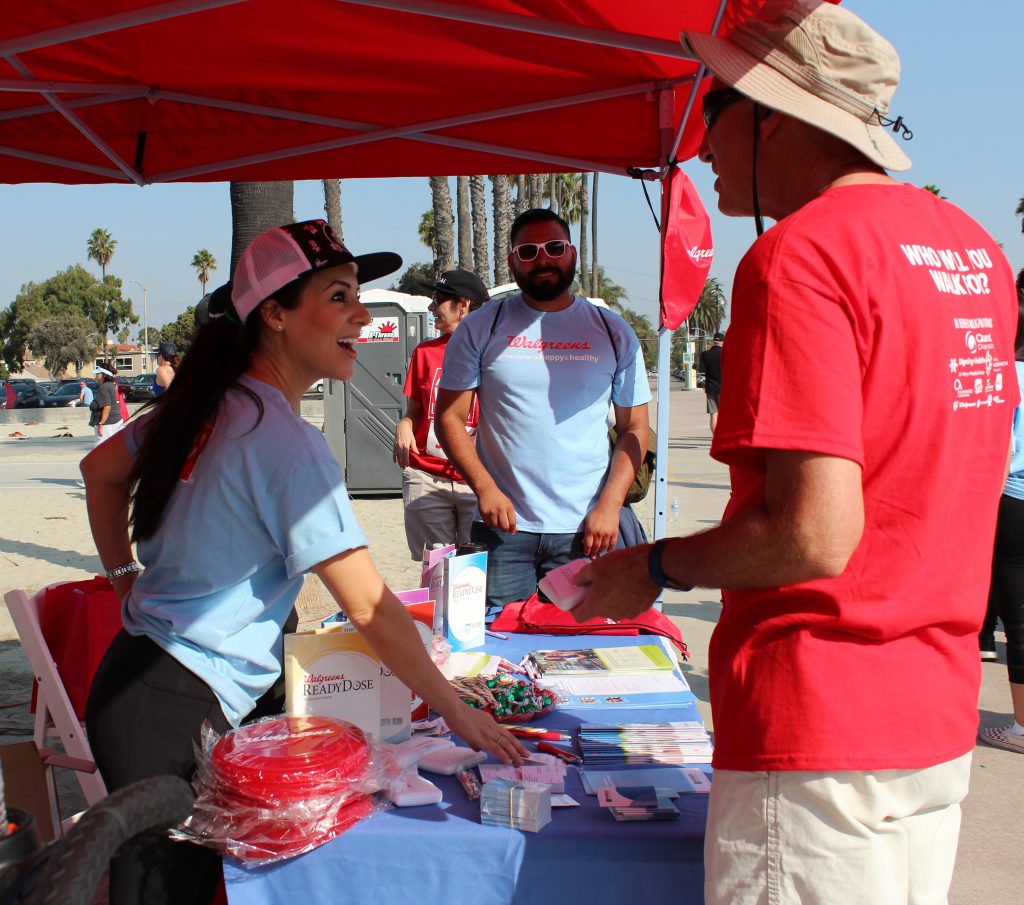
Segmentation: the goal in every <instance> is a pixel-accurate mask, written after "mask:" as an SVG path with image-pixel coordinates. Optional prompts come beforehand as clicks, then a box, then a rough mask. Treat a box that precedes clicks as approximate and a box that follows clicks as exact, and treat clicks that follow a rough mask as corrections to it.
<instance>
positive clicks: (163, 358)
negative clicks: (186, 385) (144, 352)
mask: <svg viewBox="0 0 1024 905" xmlns="http://www.w3.org/2000/svg"><path fill="white" fill-rule="evenodd" d="M180 364H181V357H180V356H179V355H178V349H177V347H176V346H175V345H174V343H160V345H159V346H157V351H156V374H155V375H154V376H153V396H154V397H156V396H159V395H160V394H161V393H163V392H164V391H165V390H166V389H167V388H168V387H169V386H170V385H171V381H172V380H174V375H175V374H176V373H177V372H178V365H180Z"/></svg>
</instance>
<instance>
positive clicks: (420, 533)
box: [402, 467, 476, 561]
mask: <svg viewBox="0 0 1024 905" xmlns="http://www.w3.org/2000/svg"><path fill="white" fill-rule="evenodd" d="M402 500H403V502H404V503H405V539H406V541H407V542H408V544H409V553H410V554H411V555H412V558H413V559H415V560H417V561H418V560H420V559H421V558H422V556H423V545H424V544H426V545H427V546H428V547H430V546H431V545H432V544H464V543H467V542H468V541H469V528H470V525H472V523H473V516H474V515H475V514H476V494H475V493H473V491H472V490H470V487H469V485H468V484H463V483H461V482H459V481H449V480H446V479H444V478H438V477H434V476H433V475H429V474H427V473H426V472H425V471H420V470H419V469H418V468H412V467H409V468H403V469H402Z"/></svg>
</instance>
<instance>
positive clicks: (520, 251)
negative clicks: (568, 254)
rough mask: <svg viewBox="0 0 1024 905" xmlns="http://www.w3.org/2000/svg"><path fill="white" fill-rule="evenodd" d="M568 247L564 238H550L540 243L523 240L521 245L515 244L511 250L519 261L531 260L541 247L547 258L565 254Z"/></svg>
mask: <svg viewBox="0 0 1024 905" xmlns="http://www.w3.org/2000/svg"><path fill="white" fill-rule="evenodd" d="M570 247H571V246H570V244H569V243H568V242H566V241H565V240H564V239H552V240H551V241H550V242H542V243H541V244H540V245H537V244H536V243H534V242H524V243H523V244H522V245H517V246H516V247H515V248H513V249H512V252H513V254H515V255H516V256H517V257H518V258H519V260H520V261H532V260H533V259H534V258H536V257H537V255H539V254H540V250H541V249H542V248H543V249H544V254H546V255H547V256H548V257H549V258H560V257H562V255H564V254H565V250H566V249H567V248H570Z"/></svg>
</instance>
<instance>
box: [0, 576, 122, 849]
mask: <svg viewBox="0 0 1024 905" xmlns="http://www.w3.org/2000/svg"><path fill="white" fill-rule="evenodd" d="M44 593H45V589H44V590H43V591H40V592H39V593H38V594H37V595H36V596H35V597H29V596H28V595H27V594H26V593H25V592H24V591H22V590H19V589H15V590H13V591H8V592H7V594H5V595H4V599H5V600H6V601H7V610H8V612H9V613H10V614H11V619H12V620H13V621H14V627H15V628H16V629H17V630H18V637H19V638H21V646H22V648H23V649H24V651H25V656H26V657H28V662H29V665H30V666H31V667H32V674H33V675H34V676H35V679H36V682H37V683H38V691H37V693H36V719H35V729H34V731H33V739H34V741H35V743H36V747H37V748H38V749H39V756H40V757H41V758H42V762H43V766H44V767H45V768H46V781H47V786H48V790H49V793H50V810H51V814H52V817H53V825H54V827H60V828H61V830H62V831H63V830H64V829H66V828H67V826H68V825H70V819H69V820H65V821H64V822H63V824H62V822H61V819H60V809H59V806H58V798H57V788H56V783H55V782H54V776H53V770H54V768H55V767H61V768H63V769H66V770H72V771H73V772H74V773H75V776H76V778H77V779H78V784H79V785H80V786H81V787H82V794H83V795H84V796H85V800H86V802H87V803H88V804H89V805H90V806H92V805H94V804H96V803H97V802H98V801H100V800H101V799H103V798H105V797H106V795H107V789H106V786H105V785H104V784H103V778H102V777H101V776H100V774H99V773H98V772H97V770H96V762H95V760H93V756H92V749H91V748H90V747H89V740H88V738H86V734H85V727H84V726H83V725H82V724H81V722H80V721H79V719H78V716H77V715H76V714H75V708H74V707H73V706H72V704H71V700H70V698H69V697H68V693H67V691H65V689H64V683H63V682H62V681H61V678H60V673H59V672H58V670H57V664H56V663H55V662H54V659H53V657H52V656H51V655H50V649H49V647H48V646H47V644H46V639H45V638H44V637H43V632H42V628H41V627H40V625H39V605H40V602H41V600H42V595H43V594H44ZM52 739H60V742H61V745H62V746H63V748H64V753H63V754H61V753H60V752H59V751H57V750H55V749H54V748H52V747H51V746H50V745H49V744H48V742H49V741H50V740H52Z"/></svg>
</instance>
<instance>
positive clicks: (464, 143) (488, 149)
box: [148, 134, 626, 183]
mask: <svg viewBox="0 0 1024 905" xmlns="http://www.w3.org/2000/svg"><path fill="white" fill-rule="evenodd" d="M403 137H404V138H407V139H409V140H410V141H419V142H424V143H426V144H434V145H441V146H443V147H449V148H462V149H463V150H466V151H479V152H481V153H484V154H500V155H502V156H504V157H511V158H514V159H516V160H531V161H539V162H541V163H545V164H549V165H552V166H555V167H558V168H560V169H565V170H579V171H581V172H583V171H586V172H593V171H594V170H600V171H601V172H602V173H612V174H614V175H616V176H624V175H626V167H610V166H608V165H607V164H605V163H598V162H597V161H593V160H584V159H582V158H576V157H561V156H558V155H555V154H545V153H544V152H543V151H533V150H530V149H528V148H515V147H508V146H503V145H494V144H488V143H485V142H479V141H470V140H468V139H461V138H448V137H446V136H442V135H426V134H419V135H407V136H403ZM346 144H347V142H346V140H345V139H336V140H334V141H322V142H317V143H315V144H310V145H302V146H298V147H294V148H282V149H280V150H277V151H267V152H266V153H263V154H252V155H250V156H247V157H237V158H234V159H232V160H221V161H217V162H216V163H210V164H201V165H199V166H194V167H185V168H183V169H180V170H172V171H169V172H166V173H150V174H149V177H148V181H149V182H151V183H161V182H174V181H176V180H182V179H190V178H192V177H193V176H203V175H207V174H209V173H216V172H218V171H219V170H222V169H224V168H225V167H238V166H251V165H253V164H259V163H271V162H273V161H275V160H285V159H287V158H289V157H300V156H302V155H303V154H318V153H321V152H323V151H332V150H334V149H335V148H338V147H344V146H345V145H346ZM424 175H425V174H424Z"/></svg>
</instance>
